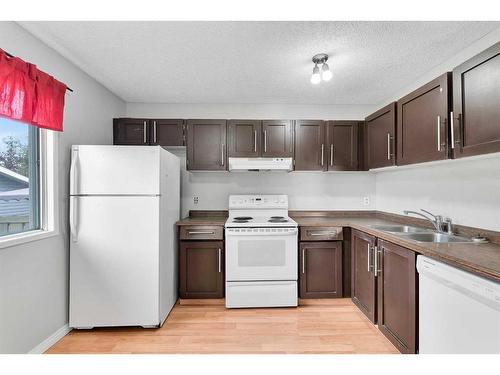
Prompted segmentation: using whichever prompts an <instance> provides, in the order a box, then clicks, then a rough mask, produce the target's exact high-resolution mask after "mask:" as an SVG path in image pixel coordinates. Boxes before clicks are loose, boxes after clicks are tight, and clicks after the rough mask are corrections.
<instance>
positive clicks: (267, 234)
mask: <svg viewBox="0 0 500 375" xmlns="http://www.w3.org/2000/svg"><path fill="white" fill-rule="evenodd" d="M297 233H298V230H297V229H294V230H289V231H286V232H233V231H232V230H231V229H226V237H229V236H293V235H296V234H297Z"/></svg>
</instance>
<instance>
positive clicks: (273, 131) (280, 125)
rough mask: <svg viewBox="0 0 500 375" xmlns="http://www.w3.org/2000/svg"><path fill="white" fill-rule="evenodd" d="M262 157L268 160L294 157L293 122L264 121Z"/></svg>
mask: <svg viewBox="0 0 500 375" xmlns="http://www.w3.org/2000/svg"><path fill="white" fill-rule="evenodd" d="M262 156H263V157H266V158H291V157H293V128H292V121H290V120H264V121H262Z"/></svg>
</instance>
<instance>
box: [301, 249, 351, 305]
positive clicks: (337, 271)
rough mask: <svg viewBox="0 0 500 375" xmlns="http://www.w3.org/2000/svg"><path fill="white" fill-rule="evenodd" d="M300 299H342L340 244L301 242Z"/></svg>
mask: <svg viewBox="0 0 500 375" xmlns="http://www.w3.org/2000/svg"><path fill="white" fill-rule="evenodd" d="M299 261H300V262H299V264H300V273H299V284H300V298H336V297H342V242H341V241H334V242H302V243H301V244H300V254H299Z"/></svg>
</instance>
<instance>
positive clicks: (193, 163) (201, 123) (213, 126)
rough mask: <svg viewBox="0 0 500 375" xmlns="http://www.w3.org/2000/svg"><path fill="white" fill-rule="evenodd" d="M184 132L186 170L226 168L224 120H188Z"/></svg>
mask: <svg viewBox="0 0 500 375" xmlns="http://www.w3.org/2000/svg"><path fill="white" fill-rule="evenodd" d="M186 132H187V160H186V163H187V169H188V170H203V171H224V170H226V169H227V162H226V120H188V121H187V128H186Z"/></svg>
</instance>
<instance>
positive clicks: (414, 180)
mask: <svg viewBox="0 0 500 375" xmlns="http://www.w3.org/2000/svg"><path fill="white" fill-rule="evenodd" d="M376 191H377V193H376V194H377V198H376V201H377V210H380V211H387V212H394V213H397V214H402V213H403V210H417V211H418V209H420V208H424V209H427V210H429V211H431V212H432V213H435V214H441V215H445V216H448V217H451V218H452V219H453V221H454V222H455V223H456V224H462V225H467V226H473V227H480V228H485V229H491V230H496V231H500V154H495V155H489V156H484V157H482V158H479V159H462V160H448V161H446V162H443V163H438V164H432V163H429V164H426V165H425V166H414V167H411V168H403V169H401V170H391V171H385V172H378V173H377V174H376Z"/></svg>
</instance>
